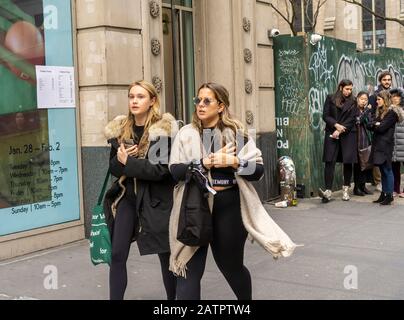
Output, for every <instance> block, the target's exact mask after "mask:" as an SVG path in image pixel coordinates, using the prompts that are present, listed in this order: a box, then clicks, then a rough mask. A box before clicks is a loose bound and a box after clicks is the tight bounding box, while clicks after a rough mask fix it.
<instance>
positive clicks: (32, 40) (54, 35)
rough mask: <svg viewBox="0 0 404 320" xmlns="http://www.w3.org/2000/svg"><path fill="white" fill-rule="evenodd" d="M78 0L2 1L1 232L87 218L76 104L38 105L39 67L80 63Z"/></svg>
mask: <svg viewBox="0 0 404 320" xmlns="http://www.w3.org/2000/svg"><path fill="white" fill-rule="evenodd" d="M71 16H72V14H71V6H70V1H66V0H1V1H0V221H1V223H0V236H4V235H8V234H12V233H17V232H22V231H28V230H32V229H37V228H41V227H46V226H51V225H56V224H61V223H65V222H70V221H75V220H79V219H80V204H79V182H78V168H77V164H78V162H77V152H78V148H77V141H76V110H75V108H55V109H46V108H44V107H43V106H41V105H38V103H37V88H36V85H37V84H36V66H55V67H73V48H72V23H71V21H72V19H71Z"/></svg>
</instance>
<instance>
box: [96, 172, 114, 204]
mask: <svg viewBox="0 0 404 320" xmlns="http://www.w3.org/2000/svg"><path fill="white" fill-rule="evenodd" d="M110 174H111V173H110V171H109V169H108V171H107V175H106V176H105V180H104V184H103V185H102V189H101V193H100V195H99V196H98V202H97V205H101V203H102V199H104V195H105V190H106V189H107V184H108V180H109V177H110Z"/></svg>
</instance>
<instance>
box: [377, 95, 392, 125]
mask: <svg viewBox="0 0 404 320" xmlns="http://www.w3.org/2000/svg"><path fill="white" fill-rule="evenodd" d="M377 96H378V97H380V98H382V99H383V102H384V104H383V106H382V107H379V106H378V107H377V110H376V117H379V116H380V118H381V119H383V118H384V116H385V115H386V114H387V112H388V111H389V107H390V93H389V92H388V91H386V90H383V91H380V92H379V93H378V94H377Z"/></svg>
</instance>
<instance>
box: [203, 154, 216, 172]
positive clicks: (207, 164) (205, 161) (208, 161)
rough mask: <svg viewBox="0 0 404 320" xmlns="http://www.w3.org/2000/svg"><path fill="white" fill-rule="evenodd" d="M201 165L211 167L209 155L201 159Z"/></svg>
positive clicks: (208, 168)
mask: <svg viewBox="0 0 404 320" xmlns="http://www.w3.org/2000/svg"><path fill="white" fill-rule="evenodd" d="M202 165H203V166H204V167H205V168H206V169H207V170H210V169H211V168H212V167H213V163H212V158H211V155H209V156H207V157H206V158H203V159H202Z"/></svg>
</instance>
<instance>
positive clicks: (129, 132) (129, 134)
mask: <svg viewBox="0 0 404 320" xmlns="http://www.w3.org/2000/svg"><path fill="white" fill-rule="evenodd" d="M135 86H139V87H142V88H143V89H145V90H146V91H147V92H148V93H149V96H150V99H153V98H155V102H154V104H153V105H152V106H151V108H150V109H149V111H148V114H147V118H146V122H145V125H144V133H143V136H142V139H141V141H139V143H138V149H139V154H141V151H144V149H145V148H147V145H148V140H149V129H150V127H151V126H152V125H153V124H155V123H156V122H157V121H159V120H161V118H162V117H161V114H160V97H159V95H158V93H157V90H156V88H155V87H154V86H153V85H152V84H151V83H150V82H147V81H145V80H139V81H135V82H133V83H131V84H130V85H129V89H128V96H129V93H130V90H131V89H132V88H133V87H135ZM134 124H135V116H134V115H133V114H132V112H131V111H130V110H129V112H128V116H127V118H126V120H125V121H124V122H123V123H122V135H121V137H120V139H121V141H120V142H122V141H123V140H125V139H132V138H133V139H135V140H136V139H139V137H136V136H135V133H134V131H133V126H134Z"/></svg>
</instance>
